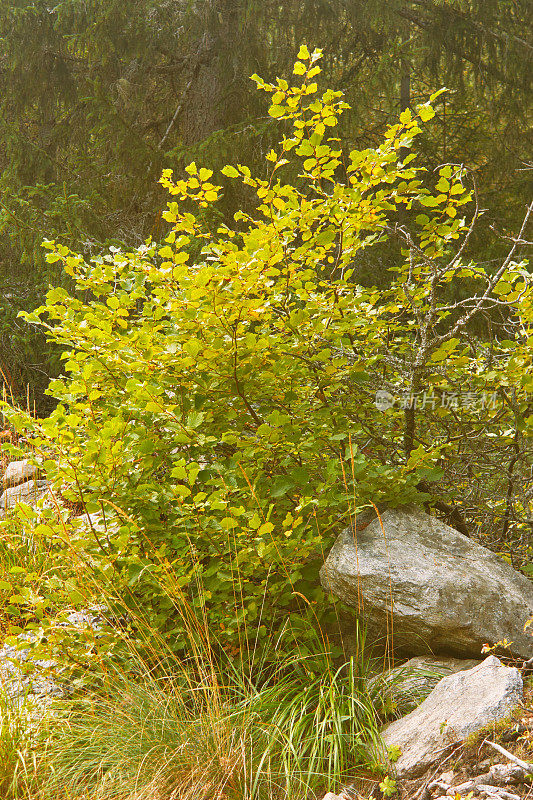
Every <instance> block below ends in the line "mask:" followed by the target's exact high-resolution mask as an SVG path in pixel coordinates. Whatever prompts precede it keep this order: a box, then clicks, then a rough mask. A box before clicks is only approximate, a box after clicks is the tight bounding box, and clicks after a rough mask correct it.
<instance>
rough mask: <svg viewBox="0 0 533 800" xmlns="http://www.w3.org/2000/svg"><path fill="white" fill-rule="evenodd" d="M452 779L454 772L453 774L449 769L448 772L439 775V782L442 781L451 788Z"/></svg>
mask: <svg viewBox="0 0 533 800" xmlns="http://www.w3.org/2000/svg"><path fill="white" fill-rule="evenodd" d="M454 778H455V772H453V771H452V770H451V769H450V770H448V772H443V773H442V775H439V781H442V783H447V784H448V786H451V784H452V783H453V779H454Z"/></svg>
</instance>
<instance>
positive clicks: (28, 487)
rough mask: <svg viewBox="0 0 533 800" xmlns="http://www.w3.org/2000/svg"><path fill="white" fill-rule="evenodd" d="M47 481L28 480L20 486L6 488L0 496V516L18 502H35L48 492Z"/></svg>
mask: <svg viewBox="0 0 533 800" xmlns="http://www.w3.org/2000/svg"><path fill="white" fill-rule="evenodd" d="M47 487H48V482H47V481H26V483H21V484H20V485H19V486H12V487H11V488H9V489H6V490H5V492H4V493H3V495H2V496H1V497H0V518H1V517H2V516H4V514H5V512H6V511H9V509H11V508H14V507H15V506H16V504H17V503H19V502H20V503H29V504H30V505H32V504H35V503H36V502H37V500H40V498H41V497H44V495H45V494H46V492H47Z"/></svg>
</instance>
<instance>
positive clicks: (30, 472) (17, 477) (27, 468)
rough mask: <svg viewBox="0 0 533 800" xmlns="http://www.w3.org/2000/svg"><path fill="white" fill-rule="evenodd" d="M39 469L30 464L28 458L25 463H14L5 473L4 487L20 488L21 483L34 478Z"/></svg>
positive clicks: (9, 465)
mask: <svg viewBox="0 0 533 800" xmlns="http://www.w3.org/2000/svg"><path fill="white" fill-rule="evenodd" d="M36 472H37V467H36V466H35V465H34V464H30V462H29V461H28V459H27V458H25V459H24V460H23V461H12V462H11V464H8V466H7V469H6V471H5V472H4V479H3V480H4V486H18V485H19V483H23V482H24V481H27V480H29V479H30V478H33V476H34V475H35V473H36Z"/></svg>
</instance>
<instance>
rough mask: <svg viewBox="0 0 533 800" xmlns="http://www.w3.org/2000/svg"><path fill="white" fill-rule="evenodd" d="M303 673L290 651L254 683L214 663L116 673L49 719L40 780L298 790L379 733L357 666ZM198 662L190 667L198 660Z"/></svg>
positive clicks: (318, 657) (70, 787)
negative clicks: (102, 687)
mask: <svg viewBox="0 0 533 800" xmlns="http://www.w3.org/2000/svg"><path fill="white" fill-rule="evenodd" d="M313 660H314V662H315V664H314V666H315V667H316V666H317V663H318V666H319V667H320V668H319V669H318V670H315V669H313V670H312V671H311V670H308V671H307V672H306V671H305V668H302V662H301V659H300V658H299V657H298V655H297V654H295V655H294V656H292V657H290V658H289V657H287V658H285V659H284V660H282V661H278V664H277V667H276V669H275V671H274V672H273V673H271V674H270V676H269V677H268V678H266V676H265V675H264V674H263V675H259V676H258V677H259V680H260V681H264V682H262V683H261V682H259V683H257V684H256V683H254V681H253V676H252V678H246V679H244V680H243V678H242V673H241V671H240V670H237V669H231V668H227V669H220V668H219V667H217V666H216V665H215V664H214V663H210V664H209V665H208V668H207V669H206V668H205V666H206V665H205V664H203V665H200V664H198V663H195V664H191V663H189V664H180V663H177V662H176V663H175V665H174V666H175V673H174V674H172V673H171V672H169V671H168V664H169V662H168V661H167V674H164V675H161V674H159V675H156V674H153V673H152V672H150V671H149V670H148V669H146V667H145V665H142V664H139V663H137V665H136V667H137V668H136V670H135V672H136V673H137V676H136V677H132V674H131V673H128V674H125V673H116V674H115V675H114V676H113V677H112V679H111V680H110V682H109V684H108V687H107V691H106V693H105V694H103V695H99V696H94V697H92V698H87V699H86V700H85V701H84V702H83V703H81V704H79V706H78V707H77V708H76V709H74V710H72V711H71V712H70V713H69V714H68V715H66V716H63V717H58V718H57V720H56V723H55V725H53V727H52V731H51V735H50V736H49V739H48V742H47V743H46V747H45V748H44V750H43V755H42V760H41V767H40V781H41V786H42V785H43V784H44V786H45V787H46V793H45V796H47V793H49V794H50V796H57V794H58V792H59V793H61V792H63V793H65V794H68V793H69V794H72V795H73V796H83V797H85V796H87V797H90V798H91V799H92V800H104V798H105V800H111V798H113V799H115V798H116V800H189V798H191V800H192V798H195V799H196V800H278V798H279V799H280V800H281V798H286V799H287V800H297V799H298V800H302V798H305V797H307V798H315V797H318V796H320V793H322V794H323V793H324V791H325V790H326V789H327V788H328V787H330V786H331V785H332V784H336V785H338V783H339V781H341V780H342V779H343V778H347V777H348V776H349V775H351V774H353V770H354V769H355V768H356V766H357V765H361V764H364V763H365V762H366V761H367V759H368V755H367V752H368V751H367V745H368V744H369V743H377V741H378V740H379V733H378V726H379V715H378V714H377V712H376V705H375V703H376V700H377V699H378V697H379V695H378V694H377V693H376V696H374V697H373V696H372V695H371V694H370V692H369V691H368V690H367V688H366V687H367V686H368V685H369V681H368V675H367V674H366V670H367V668H368V665H367V664H365V663H364V661H363V660H362V659H361V660H359V661H355V660H354V659H351V660H350V661H349V662H348V663H347V664H345V665H343V666H342V667H336V668H334V667H333V664H332V662H331V659H330V658H329V656H328V654H327V652H317V653H315V654H314V656H313ZM199 668H200V669H199Z"/></svg>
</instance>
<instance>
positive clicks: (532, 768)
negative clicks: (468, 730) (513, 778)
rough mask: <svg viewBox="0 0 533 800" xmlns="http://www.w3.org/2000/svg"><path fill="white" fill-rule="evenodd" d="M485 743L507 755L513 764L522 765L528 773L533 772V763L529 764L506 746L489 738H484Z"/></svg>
mask: <svg viewBox="0 0 533 800" xmlns="http://www.w3.org/2000/svg"><path fill="white" fill-rule="evenodd" d="M483 744H488V745H490V747H493V748H494V750H497V751H498V753H501V754H502V756H505V757H506V758H508V759H509V761H512V762H513V764H516V765H517V767H520V768H521V769H523V770H524V771H525V772H526V773H527V774H528V775H530V774H531V773H533V764H528V763H527V761H522V759H521V758H518V757H517V756H514V755H513V754H512V753H510V752H509V751H508V750H506V749H505V747H502V746H501V745H500V744H496V742H489V740H488V739H484V741H483Z"/></svg>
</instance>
